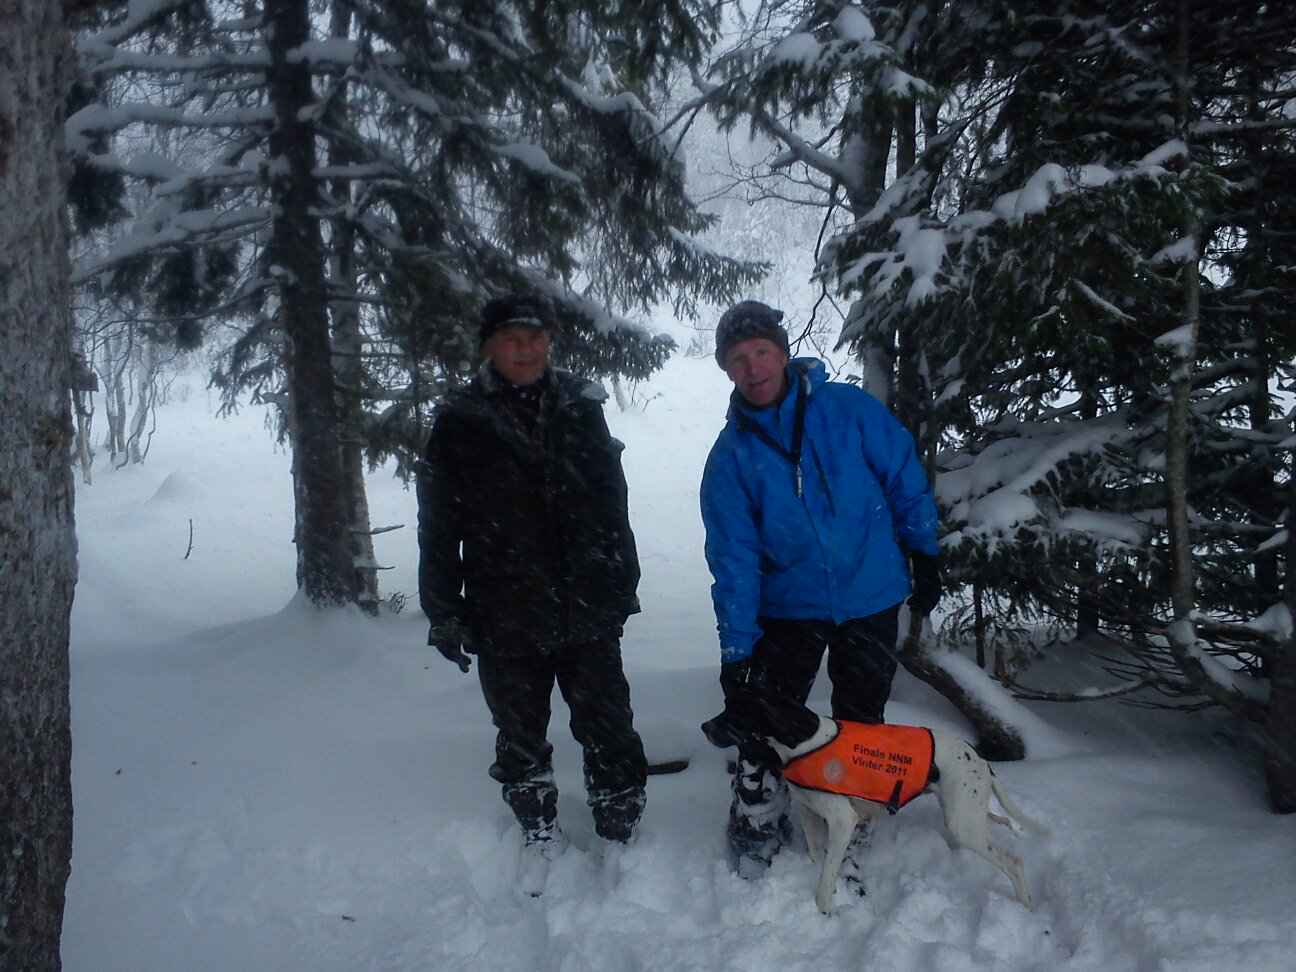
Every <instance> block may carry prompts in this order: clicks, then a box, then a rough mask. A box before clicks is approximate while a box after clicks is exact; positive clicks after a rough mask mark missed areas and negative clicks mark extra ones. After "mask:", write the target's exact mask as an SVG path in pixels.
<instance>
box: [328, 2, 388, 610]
mask: <svg viewBox="0 0 1296 972" xmlns="http://www.w3.org/2000/svg"><path fill="white" fill-rule="evenodd" d="M350 33H351V10H350V8H349V7H348V6H347V5H346V4H345V3H343V2H340V0H333V9H332V20H331V22H330V24H329V34H330V36H332V37H335V38H346V37H348V36H349V35H350ZM334 104H335V105H336V106H337V107H336V109H335V112H336V116H335V118H334V120H335V122H336V124H334V125H333V127H334V128H342V129H345V128H346V127H347V126H346V114H347V111H348V109H347V97H346V94H345V93H343V94H340V95H336V96H335V98H334ZM329 161H330V162H332V164H333V165H335V166H343V165H348V164H350V163H353V162H355V161H356V157H355V153H353V152H350V151H348V150H347V149H346V148H345V147H344V146H343V145H342V144H341V143H340V142H335V143H334V144H333V146H332V147H331V148H330V150H329ZM332 189H333V199H334V202H335V203H336V204H342V205H347V206H349V205H350V202H351V195H352V191H351V180H350V179H335V180H333V186H332ZM332 243H333V259H332V278H333V286H334V288H335V289H336V290H337V292H338V293H339V294H340V296H339V297H338V298H335V299H334V300H333V302H332V303H331V305H330V307H331V309H332V312H333V349H334V354H335V360H336V365H335V367H336V369H337V387H338V412H339V416H338V418H339V424H340V435H341V455H342V488H343V494H344V496H343V503H344V508H345V511H346V519H347V522H348V524H349V528H348V531H347V539H348V541H349V547H350V551H349V552H350V556H351V564H352V570H353V572H354V577H353V578H352V586H353V588H354V590H355V592H356V601H357V602H358V603H359V604H360V607H361V608H363V609H364V610H365V611H367V612H368V613H370V614H375V613H377V611H378V562H377V560H376V559H375V557H374V544H373V531H372V529H371V527H370V522H369V496H368V494H367V493H366V492H365V457H364V450H365V445H366V444H367V442H368V440H367V437H366V435H365V413H364V395H363V392H364V387H363V386H364V367H363V364H362V355H363V354H364V338H363V335H362V334H361V331H360V305H359V303H358V302H357V301H356V300H354V299H352V295H354V293H355V289H356V272H355V233H354V232H353V230H352V229H351V224H350V223H349V222H346V221H344V220H335V221H334V222H333V233H332Z"/></svg>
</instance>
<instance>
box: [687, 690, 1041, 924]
mask: <svg viewBox="0 0 1296 972" xmlns="http://www.w3.org/2000/svg"><path fill="white" fill-rule="evenodd" d="M720 718H722V719H724V720H727V721H728V722H729V723H730V724H731V725H732V726H734V727H737V729H738V730H739V732H742V733H749V734H751V735H755V736H757V737H760V738H763V739H765V740H766V741H767V742H768V743H769V745H770V747H771V748H772V749H773V750H774V752H775V753H777V754H778V757H779V759H780V760H782V762H783V764H784V767H785V778H787V776H789V775H794V774H791V773H790V772H788V770H789V769H790V767H791V766H792V765H794V764H795V762H796V760H798V759H799V758H800V757H804V756H807V755H808V754H811V753H815V752H816V751H819V750H823V748H824V747H825V746H828V744H829V743H832V742H833V740H835V739H836V738H837V737H838V734H839V733H841V732H842V731H843V730H844V729H851V730H854V731H858V732H862V733H867V732H868V731H869V730H870V729H873V728H875V727H871V726H865V725H863V724H860V723H845V722H843V723H838V722H836V721H834V720H832V719H826V718H824V717H823V716H820V715H819V714H817V713H816V712H814V711H813V710H811V709H809V708H807V707H805V706H803V705H800V704H799V703H797V702H795V701H792V700H788V699H783V700H776V699H770V698H767V697H764V696H757V695H755V694H753V693H748V694H745V695H736V697H735V698H733V699H731V701H730V703H728V704H726V706H725V712H724V713H723V715H722V716H721V717H720ZM716 721H717V720H713V723H714V722H716ZM713 728H714V727H713ZM704 731H707V735H708V737H709V738H712V740H713V741H716V736H715V735H713V731H711V730H708V729H705V728H704ZM919 731H925V732H928V733H930V737H931V746H930V754H931V767H932V771H931V773H930V776H929V777H928V778H926V779H918V780H916V781H912V782H911V783H910V789H911V791H912V793H913V794H914V795H916V794H918V793H927V792H935V793H936V796H937V799H938V800H939V801H940V805H941V809H942V810H943V811H944V814H945V839H946V842H947V843H949V844H950V845H951V847H952V848H953V849H958V848H960V847H962V848H966V849H967V850H970V851H972V852H973V853H974V854H978V855H980V856H981V857H983V858H985V860H987V861H989V862H990V863H991V864H993V865H994V866H995V867H996V868H998V869H999V870H1000V871H1002V872H1003V874H1004V875H1005V876H1006V877H1007V878H1008V880H1009V881H1011V882H1012V886H1013V892H1014V894H1015V896H1016V898H1017V900H1018V901H1019V902H1021V904H1022V905H1023V906H1024V907H1025V908H1027V909H1028V910H1029V909H1030V908H1031V907H1032V901H1031V895H1030V890H1029V889H1028V888H1027V886H1026V874H1025V868H1024V867H1023V865H1022V860H1021V858H1020V857H1019V856H1018V855H1016V854H1014V853H1012V852H1011V851H1008V850H1006V849H1004V848H1002V847H998V846H996V845H995V844H993V843H992V842H991V840H990V824H991V822H992V821H993V822H994V823H997V824H1001V825H1002V826H1004V827H1007V828H1010V829H1011V828H1012V826H1013V824H1014V823H1015V824H1017V826H1018V827H1020V828H1022V829H1026V830H1032V831H1035V832H1037V833H1041V832H1043V831H1044V828H1043V827H1042V826H1041V825H1040V824H1038V823H1036V822H1035V821H1033V820H1031V819H1030V818H1029V817H1027V816H1026V815H1025V814H1024V813H1022V811H1021V810H1020V809H1018V807H1017V806H1016V805H1015V804H1013V803H1012V802H1011V801H1010V800H1009V798H1008V796H1007V794H1006V793H1005V792H1004V790H1003V788H1002V787H1001V786H1000V785H999V782H998V781H997V780H996V779H995V776H994V771H993V770H992V769H991V768H990V764H989V763H987V762H986V761H985V760H984V759H982V758H981V756H979V755H978V754H977V752H976V750H975V749H973V748H972V746H971V744H970V743H968V742H967V741H966V740H964V739H961V738H960V737H958V736H955V735H953V734H952V733H948V732H944V731H942V730H939V729H930V730H919ZM861 738H867V736H861ZM826 765H829V766H832V765H833V763H832V761H830V762H829V763H828V764H826ZM901 772H903V770H901ZM832 775H833V774H832V773H830V774H829V777H830V778H831V776H832ZM787 783H788V790H789V793H790V795H791V797H792V800H793V802H794V803H796V804H797V806H798V808H799V811H800V817H801V823H802V827H803V829H804V831H805V837H806V845H807V847H808V848H809V850H810V856H811V858H812V859H813V860H814V861H815V863H817V864H818V865H819V867H820V871H819V884H818V887H817V888H816V890H815V904H816V905H818V907H819V910H820V911H821V912H823V913H824V914H828V913H829V912H830V911H831V910H832V900H833V894H834V892H835V891H836V887H837V876H838V873H839V872H840V870H841V866H842V861H843V860H844V858H845V856H846V848H847V846H848V845H849V843H850V839H851V835H852V833H853V832H854V830H855V827H856V825H858V824H860V823H864V824H865V825H868V824H870V823H871V822H872V820H873V818H874V817H879V816H882V815H883V814H884V813H885V812H886V811H887V810H888V809H890V810H891V812H895V810H896V809H898V806H897V805H896V802H897V801H896V797H897V796H898V795H899V793H900V787H899V784H898V783H897V786H896V789H895V791H894V795H893V797H892V798H891V799H890V800H888V801H886V802H877V800H869V799H861V798H860V797H857V796H850V795H846V794H845V793H841V792H829V791H827V790H823V789H813V788H810V787H807V786H804V785H801V784H799V783H797V782H794V781H793V780H792V779H788V780H787ZM991 796H993V797H994V798H995V799H996V800H997V801H998V802H999V805H1000V806H1001V807H1002V808H1003V810H1004V812H1005V814H1006V815H1007V816H1004V815H1001V814H998V813H995V812H994V811H992V810H991V809H990V798H991ZM888 804H890V806H888Z"/></svg>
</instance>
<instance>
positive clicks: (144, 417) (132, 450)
mask: <svg viewBox="0 0 1296 972" xmlns="http://www.w3.org/2000/svg"><path fill="white" fill-rule="evenodd" d="M157 376H158V356H157V350H156V349H155V348H154V347H153V342H151V341H141V342H140V352H139V361H138V362H137V370H136V372H135V376H134V383H135V412H134V414H133V415H132V416H131V420H130V429H129V431H128V432H127V434H126V453H127V456H128V458H129V461H130V462H132V463H142V462H143V461H144V457H145V456H146V455H148V440H145V439H144V431H145V428H146V426H147V425H148V421H149V418H150V417H152V415H153V407H154V405H155V404H156V402H157ZM152 437H153V434H152V432H150V433H149V439H152ZM141 440H143V441H144V444H143V445H142V446H141V445H140V442H141Z"/></svg>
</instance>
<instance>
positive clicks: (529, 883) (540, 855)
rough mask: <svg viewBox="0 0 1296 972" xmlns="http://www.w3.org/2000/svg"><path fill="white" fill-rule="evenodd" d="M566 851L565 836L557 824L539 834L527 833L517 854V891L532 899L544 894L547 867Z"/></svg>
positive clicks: (547, 878) (547, 873) (547, 872)
mask: <svg viewBox="0 0 1296 972" xmlns="http://www.w3.org/2000/svg"><path fill="white" fill-rule="evenodd" d="M566 849H567V835H566V834H564V833H563V832H562V830H561V829H560V828H559V827H558V825H557V824H554V825H553V826H552V827H550V828H549V829H547V830H545V831H541V832H539V833H527V834H524V835H523V838H522V849H521V851H520V852H519V854H518V874H517V882H518V889H519V890H520V891H521V892H522V893H523V894H527V895H530V896H531V897H533V898H538V897H540V895H542V894H543V893H544V889H545V883H546V882H547V881H548V880H549V867H550V865H551V864H553V862H554V861H556V860H558V858H560V857H561V856H562V855H563V851H565V850H566Z"/></svg>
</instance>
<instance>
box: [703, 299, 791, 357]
mask: <svg viewBox="0 0 1296 972" xmlns="http://www.w3.org/2000/svg"><path fill="white" fill-rule="evenodd" d="M781 320H783V312H782V311H781V310H775V309H774V308H773V307H770V306H769V305H768V304H762V303H761V302H760V301H759V300H744V301H740V302H739V303H737V304H734V305H733V306H732V307H730V308H729V309H728V310H727V311H725V312H724V313H723V314H721V315H720V323H719V324H717V325H716V332H715V359H716V364H718V365H719V366H720V367H721V368H723V367H724V366H725V358H726V357H728V355H729V351H730V349H731V348H732V347H733V346H734V345H735V344H738V343H739V342H740V341H746V340H748V339H749V338H765V339H766V340H767V341H773V342H774V343H775V344H776V345H778V347H779V348H780V349H781V350H782V351H783V353H784V354H791V353H792V352H791V350H790V349H789V347H788V336H787V331H785V330H783V327H782V325H780V324H779V321H781Z"/></svg>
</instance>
